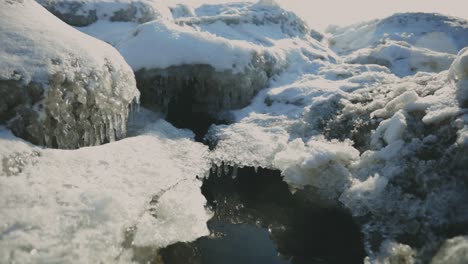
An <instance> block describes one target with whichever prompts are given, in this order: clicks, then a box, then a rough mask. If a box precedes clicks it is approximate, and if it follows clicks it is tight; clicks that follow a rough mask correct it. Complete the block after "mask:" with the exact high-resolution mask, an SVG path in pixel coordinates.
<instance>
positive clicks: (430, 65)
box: [327, 13, 468, 77]
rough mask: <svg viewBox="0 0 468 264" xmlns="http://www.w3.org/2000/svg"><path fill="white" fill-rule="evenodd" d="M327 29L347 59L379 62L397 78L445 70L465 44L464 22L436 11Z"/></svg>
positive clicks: (466, 28) (467, 25)
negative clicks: (422, 72) (421, 72)
mask: <svg viewBox="0 0 468 264" xmlns="http://www.w3.org/2000/svg"><path fill="white" fill-rule="evenodd" d="M327 31H328V33H329V34H330V37H329V39H328V41H329V43H330V46H331V48H332V49H333V50H334V51H335V52H337V53H339V54H341V55H345V60H346V61H347V62H350V63H361V64H369V63H373V64H379V65H383V66H386V67H388V68H390V69H391V70H392V72H393V73H395V74H396V75H398V76H400V77H404V76H408V75H413V74H415V73H416V72H420V71H425V72H441V71H444V70H447V69H448V68H449V67H450V65H451V63H452V61H453V59H454V58H455V57H454V56H455V55H456V54H457V53H458V51H460V50H461V49H462V48H464V47H465V46H468V22H466V21H464V20H461V19H457V18H453V17H448V16H443V15H439V14H425V13H402V14H395V15H392V16H390V17H387V18H384V19H377V20H373V21H369V22H363V23H360V24H355V25H351V26H347V27H341V28H340V27H329V28H328V30H327Z"/></svg>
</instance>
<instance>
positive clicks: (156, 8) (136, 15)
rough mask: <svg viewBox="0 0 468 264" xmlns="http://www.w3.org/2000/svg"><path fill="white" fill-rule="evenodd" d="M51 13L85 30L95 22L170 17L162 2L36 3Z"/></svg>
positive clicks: (86, 0)
mask: <svg viewBox="0 0 468 264" xmlns="http://www.w3.org/2000/svg"><path fill="white" fill-rule="evenodd" d="M38 2H39V3H40V4H41V5H43V6H44V7H45V8H47V9H48V10H49V11H50V12H51V13H53V14H54V15H56V16H57V17H59V18H60V19H62V20H63V21H65V22H66V23H67V24H70V25H73V26H79V27H83V26H88V25H90V24H93V23H95V22H97V21H98V20H109V21H113V22H134V23H145V22H148V21H151V20H154V19H156V18H166V19H169V18H171V17H172V15H171V12H170V10H169V8H168V6H167V5H165V3H164V1H154V0H119V1H112V0H79V1H78V0H38Z"/></svg>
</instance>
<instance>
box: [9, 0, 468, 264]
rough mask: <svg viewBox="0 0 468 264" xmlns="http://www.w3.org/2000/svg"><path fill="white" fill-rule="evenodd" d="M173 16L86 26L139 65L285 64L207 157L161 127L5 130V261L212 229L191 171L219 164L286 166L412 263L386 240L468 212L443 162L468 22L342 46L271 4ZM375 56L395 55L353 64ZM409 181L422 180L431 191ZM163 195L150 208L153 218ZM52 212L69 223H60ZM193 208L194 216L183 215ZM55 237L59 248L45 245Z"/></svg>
mask: <svg viewBox="0 0 468 264" xmlns="http://www.w3.org/2000/svg"><path fill="white" fill-rule="evenodd" d="M172 12H173V13H172V14H173V17H172V18H167V17H166V18H162V19H161V18H159V19H156V20H154V21H151V22H148V23H145V24H141V25H138V23H133V22H128V23H125V24H122V22H119V23H115V22H109V21H107V20H106V21H98V22H96V23H94V24H92V25H89V26H87V27H83V28H79V29H80V30H83V31H84V32H87V33H88V34H91V35H93V36H95V37H97V38H101V39H103V40H106V41H108V42H110V43H112V45H114V46H116V47H117V48H118V49H119V50H120V51H121V52H122V53H123V56H124V57H125V58H126V60H128V61H129V63H130V64H131V65H132V68H133V69H134V70H138V69H141V68H143V67H148V68H151V67H154V68H165V67H168V66H175V65H181V64H198V63H202V64H209V65H212V66H213V67H214V68H215V69H217V70H233V71H242V69H244V68H245V67H249V64H250V63H251V59H252V58H253V54H260V55H262V56H268V57H272V58H274V60H273V61H275V63H276V65H275V67H277V68H281V69H282V72H280V73H278V74H277V75H275V76H273V77H272V78H271V79H270V84H269V87H268V88H267V89H264V90H262V91H260V92H259V93H258V95H257V96H256V97H255V98H254V99H253V101H252V103H251V104H250V105H249V106H247V107H245V108H243V109H239V110H235V111H232V112H231V114H232V120H233V123H232V124H229V125H218V126H212V127H211V129H210V132H209V134H208V135H207V138H208V139H213V140H214V141H215V142H216V148H215V150H214V151H213V152H212V153H210V154H207V153H208V150H207V148H206V147H204V146H202V145H200V144H197V143H194V142H192V141H191V140H189V139H188V138H190V135H189V134H187V131H181V130H175V129H174V128H172V127H171V126H170V125H168V124H167V123H165V122H163V121H158V122H157V123H156V124H155V125H152V126H150V128H149V129H148V130H147V131H146V132H144V133H143V135H140V136H136V137H133V138H129V139H125V140H122V141H120V142H115V143H111V144H109V145H104V146H100V147H93V148H83V149H80V150H76V151H69V152H67V151H58V150H42V149H37V148H35V147H31V146H29V145H28V144H26V143H24V142H22V141H19V140H18V139H15V138H13V137H12V136H11V135H9V134H8V133H7V132H2V141H1V142H0V143H1V144H0V147H1V148H2V149H1V151H0V153H1V154H2V155H4V156H5V157H8V160H12V161H11V162H10V163H11V164H13V166H7V167H6V168H7V172H8V174H11V175H10V176H8V177H6V175H5V176H3V177H0V180H1V181H2V182H5V184H3V183H2V184H1V185H0V186H1V187H3V186H8V188H5V191H4V190H2V192H0V194H1V196H2V197H5V198H6V199H1V200H0V203H3V204H2V205H1V206H0V208H2V215H3V214H5V215H6V217H5V218H3V219H2V220H1V221H5V223H6V224H4V225H2V228H3V229H0V231H1V232H0V243H3V244H5V246H1V247H0V248H1V249H0V250H4V252H8V254H3V253H2V254H0V255H1V256H5V257H7V258H8V257H9V256H12V255H11V254H10V253H9V252H12V251H14V252H18V253H15V254H13V256H14V257H18V259H20V260H23V259H25V260H28V259H29V258H33V259H34V258H36V257H37V258H41V259H42V258H43V259H45V260H49V259H48V258H49V257H51V259H53V258H54V257H57V256H61V255H60V254H61V253H62V252H73V253H74V254H75V253H76V254H77V255H79V256H84V257H83V259H91V260H92V261H93V262H97V261H99V260H111V259H112V260H115V258H116V256H120V257H119V258H118V259H119V260H120V259H122V260H123V261H124V260H126V259H125V257H128V256H130V255H131V253H128V252H127V251H125V250H124V253H120V252H121V247H120V245H121V243H122V241H123V230H125V228H128V227H133V226H135V227H136V228H137V229H136V235H135V238H134V242H135V243H136V245H137V246H139V245H141V246H146V245H153V246H157V247H158V246H164V245H168V244H170V243H173V242H175V241H179V240H182V241H188V240H192V239H194V238H196V237H197V236H201V235H204V234H206V233H207V230H206V226H205V222H206V220H207V219H208V218H209V214H208V213H207V212H206V211H205V210H204V209H203V203H204V199H203V197H202V196H201V194H200V190H199V182H198V181H196V180H195V179H194V177H195V175H203V174H204V172H206V171H207V168H208V167H209V163H210V162H211V161H212V162H214V163H215V164H216V165H221V164H222V163H224V164H229V165H236V166H254V167H265V168H272V169H279V170H281V172H282V174H283V176H284V179H285V181H286V182H288V183H289V184H290V185H291V186H292V187H294V188H304V187H306V186H312V187H313V189H314V190H316V191H317V192H319V193H320V194H321V195H323V197H326V198H327V199H330V200H333V201H340V202H341V203H342V204H344V205H345V206H346V207H348V208H349V209H350V210H351V212H352V214H353V215H354V216H363V215H370V216H371V217H370V219H371V220H369V223H368V224H367V225H366V226H365V227H363V232H364V235H365V239H366V241H367V242H369V240H370V238H371V237H372V235H373V234H374V233H373V232H377V233H378V232H380V233H379V234H382V233H383V232H386V233H385V234H384V235H385V237H386V238H388V240H386V241H383V242H382V246H381V249H380V251H381V252H380V253H381V254H380V256H378V252H373V251H372V250H371V249H370V247H366V250H367V252H368V253H369V254H370V255H371V256H370V258H371V259H370V260H369V261H370V263H379V261H380V262H381V263H387V262H388V259H390V258H392V256H399V255H401V256H403V257H404V258H407V259H408V260H412V259H413V255H414V254H415V252H414V251H413V249H411V247H409V246H407V245H403V244H399V243H397V242H394V241H393V240H392V239H393V238H395V237H397V236H398V235H401V234H405V232H413V231H414V225H411V224H412V223H414V222H415V221H417V219H424V225H425V226H430V227H440V226H443V225H444V224H448V223H450V222H451V221H462V220H466V219H468V216H467V214H466V212H468V210H467V209H468V208H467V206H466V205H465V204H466V203H463V201H466V198H467V197H466V192H465V191H464V190H466V188H465V187H466V186H465V185H466V183H464V182H463V181H462V180H460V179H459V178H457V175H451V174H450V173H451V172H446V171H444V170H443V169H444V168H443V165H444V164H446V163H448V162H449V161H452V160H457V159H460V160H462V158H463V157H461V156H460V154H459V153H461V155H463V153H466V152H462V151H463V150H464V148H465V147H466V146H467V144H468V143H467V142H468V140H467V138H468V132H467V131H468V117H467V116H468V113H467V109H466V104H465V102H466V98H467V97H466V92H467V91H468V90H467V87H468V86H467V82H468V81H467V76H468V74H467V73H468V71H467V70H466V69H467V67H466V65H467V58H468V51H467V50H466V49H464V50H462V51H461V52H459V53H458V55H455V54H457V52H458V51H459V50H461V49H462V48H463V47H464V46H466V45H468V34H467V32H468V24H467V22H466V21H463V20H458V19H455V18H450V17H445V16H441V15H433V14H402V15H395V16H392V17H390V18H386V19H383V20H377V21H373V22H368V23H363V24H361V25H358V26H356V25H355V26H353V27H352V28H344V29H339V28H334V29H330V33H331V34H332V36H331V37H330V38H329V39H328V40H330V41H331V43H332V48H333V49H334V51H332V50H331V49H329V48H328V47H327V46H326V43H325V42H326V40H325V41H322V42H320V41H318V40H316V39H314V38H312V37H311V35H310V33H311V32H310V31H309V30H308V29H307V27H306V28H305V29H304V28H303V27H302V26H301V20H300V19H297V18H296V17H295V16H293V15H292V14H290V13H284V11H283V10H282V9H281V8H279V7H278V6H276V5H275V4H274V3H272V1H260V2H259V3H255V4H252V3H237V4H225V5H206V6H201V7H199V8H195V9H191V8H189V7H185V6H183V5H179V6H177V7H174V8H172ZM101 20H103V19H101ZM132 27H134V28H132ZM119 28H120V29H121V30H122V31H120V32H121V33H122V34H120V33H119V30H120V29H119ZM107 29H109V30H110V31H107ZM109 32H111V34H109ZM427 32H429V33H427ZM431 32H432V33H431ZM435 39H437V40H438V41H435V42H434V41H433V40H435ZM335 52H337V53H339V54H341V55H342V56H343V57H340V56H338V55H337V54H336V53H335ZM369 56H375V58H376V59H384V60H386V61H388V62H389V63H390V64H389V65H385V64H384V65H377V64H376V63H375V61H374V62H373V61H367V62H359V61H352V60H351V58H353V59H355V60H358V59H362V58H369ZM452 61H453V63H452ZM350 62H353V64H351V63H350ZM434 63H435V64H434ZM433 65H436V66H435V67H434V68H431V67H432V66H433ZM450 65H451V66H450ZM412 68H414V70H412ZM449 68H450V70H449V71H448V69H449ZM143 127H144V126H143ZM140 133H141V132H140ZM33 151H36V152H37V153H40V154H41V155H36V154H34V153H35V152H33ZM457 151H460V152H457ZM15 152H18V153H20V154H15ZM31 153H33V154H31ZM452 154H454V155H452ZM111 155H112V156H111ZM457 155H458V156H457ZM36 156H37V157H36ZM208 156H209V157H208ZM10 157H13V158H10ZM16 157H19V158H16ZM16 160H18V161H16ZM24 160H27V161H24ZM29 160H31V161H29ZM100 161H103V162H100ZM10 163H7V164H10ZM106 163H107V164H112V166H110V165H108V167H109V168H108V169H107V170H106V169H105V167H106V166H105V164H106ZM4 167H5V166H4ZM10 167H11V169H10ZM87 167H89V169H88V168H87ZM69 168H73V170H70V169H69ZM88 170H89V171H88ZM4 171H5V170H4ZM444 173H448V174H450V175H446V174H444ZM4 174H5V172H4ZM103 175H106V176H107V175H112V179H109V177H104V176H103ZM39 178H40V180H39ZM44 178H45V179H47V181H44V180H43V179H44ZM153 181H154V182H153ZM401 182H403V184H402V183H401ZM408 182H410V183H413V182H414V183H415V185H416V186H421V187H420V188H421V190H419V189H418V191H421V192H424V198H420V197H419V196H417V195H416V194H414V193H412V191H414V190H412V189H411V188H413V186H409V187H408V186H404V184H406V183H408ZM399 184H402V185H403V186H399ZM400 187H401V188H400ZM31 188H33V190H34V192H31ZM425 188H426V189H425ZM50 189H52V190H53V191H52V192H51V191H50ZM408 189H409V190H408ZM13 190H14V191H13ZM166 190H167V192H165V191H166ZM415 192H416V191H415ZM161 193H162V194H161ZM4 194H5V196H4ZM142 194H143V195H142ZM155 195H157V196H159V197H160V203H157V204H156V208H155V209H154V210H156V215H157V217H156V218H154V217H152V216H151V215H150V214H149V211H151V210H149V209H151V208H149V207H150V203H149V202H150V201H151V198H152V197H153V196H155ZM175 197H178V198H177V199H176V198H175ZM19 201H21V202H19ZM18 205H19V206H24V209H23V208H22V209H21V210H17V209H15V207H17V206H18ZM3 208H5V209H3ZM96 208H104V209H99V210H97V209H96ZM77 210H81V211H77ZM152 210H153V209H152ZM31 212H32V213H31ZM78 212H79V213H78ZM158 212H159V213H158ZM389 212H391V214H389ZM48 215H54V216H61V217H62V218H60V217H57V218H54V219H53V221H55V222H53V223H50V220H49V218H50V217H47V216H48ZM448 215H453V218H450V217H448ZM451 217H452V216H451ZM192 218H195V219H198V220H197V221H195V223H196V224H193V223H192V222H190V221H185V220H187V219H192ZM61 219H62V220H61ZM415 219H416V220H415ZM46 220H47V221H46ZM60 221H63V222H60ZM38 223H39V224H38ZM42 223H44V224H42ZM46 223H47V224H48V226H52V227H50V228H49V227H47V228H46V227H44V226H45V224H46ZM187 223H192V224H189V225H187ZM3 226H4V227H3ZM425 226H421V228H424V227H425ZM83 227H85V228H83ZM177 228H179V229H180V228H183V229H181V230H178V231H177V232H176V230H177ZM185 228H187V229H185ZM376 230H377V231H376ZM425 231H427V230H425ZM421 232H423V231H421ZM423 233H424V232H423ZM45 236H46V237H47V238H50V240H48V241H52V242H51V243H50V244H47V245H43V244H40V243H39V238H40V237H41V238H42V237H45ZM63 236H65V237H63ZM89 238H91V239H89ZM63 241H67V242H69V243H61V242H63ZM70 241H71V242H70ZM84 241H91V242H92V241H98V242H96V243H91V244H90V243H86V242H84ZM13 242H14V243H16V244H13ZM104 249H105V250H104ZM70 250H71V251H70ZM125 252H127V253H125ZM32 253H34V254H32ZM39 253H40V254H39ZM65 257H66V258H70V261H73V259H72V256H71V254H66V255H65ZM66 260H69V259H66ZM373 261H374V262H373ZM104 262H105V261H104Z"/></svg>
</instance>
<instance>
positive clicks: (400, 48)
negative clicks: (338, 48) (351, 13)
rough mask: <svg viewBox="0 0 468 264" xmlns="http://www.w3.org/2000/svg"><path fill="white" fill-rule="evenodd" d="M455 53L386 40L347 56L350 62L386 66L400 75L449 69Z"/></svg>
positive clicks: (346, 58)
mask: <svg viewBox="0 0 468 264" xmlns="http://www.w3.org/2000/svg"><path fill="white" fill-rule="evenodd" d="M454 59H455V55H453V54H447V53H441V52H436V51H432V50H429V49H425V48H419V47H411V46H410V45H408V44H407V43H405V42H396V41H386V43H385V44H380V45H378V46H377V47H375V48H363V49H360V50H358V51H356V52H354V53H352V54H350V55H348V56H346V57H345V60H346V61H347V62H349V63H359V64H378V65H382V66H386V67H388V68H389V69H391V70H392V72H393V73H395V74H396V75H398V76H400V77H404V76H408V75H413V74H414V73H416V72H419V71H423V72H441V71H444V70H447V69H448V68H449V67H450V65H451V64H452V61H453V60H454Z"/></svg>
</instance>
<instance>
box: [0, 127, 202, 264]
mask: <svg viewBox="0 0 468 264" xmlns="http://www.w3.org/2000/svg"><path fill="white" fill-rule="evenodd" d="M191 136H192V137H193V135H191V133H190V132H187V131H183V130H177V129H175V128H174V127H172V126H171V125H170V124H168V123H167V122H165V121H163V120H158V121H156V122H155V123H151V124H147V125H146V126H145V128H143V132H141V133H140V135H139V136H136V137H131V138H127V139H123V140H120V141H118V142H114V143H111V144H106V145H102V146H96V147H86V148H81V149H79V150H72V151H71V150H54V149H42V148H38V147H35V146H32V145H30V144H29V143H26V142H24V141H22V140H20V139H17V138H15V137H14V136H13V135H12V134H10V133H9V132H7V131H6V130H5V128H1V132H0V160H1V161H2V166H1V167H0V196H1V199H0V208H1V210H0V211H1V216H2V217H1V218H0V262H1V263H51V262H54V263H55V262H60V263H64V262H66V263H90V262H93V263H99V262H102V263H109V262H112V263H114V262H116V263H131V262H132V260H134V259H135V258H136V257H138V256H135V254H136V253H135V252H138V250H140V249H142V248H155V249H157V248H161V247H165V246H167V245H169V244H172V243H175V242H178V241H192V240H194V239H196V238H198V237H200V236H204V235H208V229H207V227H206V222H207V221H208V220H209V218H210V217H211V213H210V212H208V211H206V210H205V208H204V205H205V198H204V197H203V195H202V194H201V191H200V186H201V181H199V180H198V179H196V176H197V175H200V176H202V175H204V174H205V172H206V171H207V170H209V167H210V164H211V163H210V161H209V159H208V148H207V147H205V146H203V145H201V144H199V143H195V142H193V140H192V139H191ZM153 257H154V256H153Z"/></svg>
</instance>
